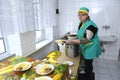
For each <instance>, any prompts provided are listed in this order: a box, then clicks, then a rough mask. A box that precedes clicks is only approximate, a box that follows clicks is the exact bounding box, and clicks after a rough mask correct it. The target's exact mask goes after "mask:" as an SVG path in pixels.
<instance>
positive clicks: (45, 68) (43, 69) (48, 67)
mask: <svg viewBox="0 0 120 80" xmlns="http://www.w3.org/2000/svg"><path fill="white" fill-rule="evenodd" d="M53 70H54V66H53V65H52V64H42V65H40V66H39V67H36V73H37V74H40V75H47V74H49V73H51V72H52V71H53Z"/></svg>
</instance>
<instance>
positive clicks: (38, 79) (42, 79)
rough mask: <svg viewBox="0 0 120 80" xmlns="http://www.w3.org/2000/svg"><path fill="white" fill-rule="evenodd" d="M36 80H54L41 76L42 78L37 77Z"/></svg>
mask: <svg viewBox="0 0 120 80" xmlns="http://www.w3.org/2000/svg"><path fill="white" fill-rule="evenodd" d="M35 80H53V79H52V78H51V77H49V76H41V77H36V78H35Z"/></svg>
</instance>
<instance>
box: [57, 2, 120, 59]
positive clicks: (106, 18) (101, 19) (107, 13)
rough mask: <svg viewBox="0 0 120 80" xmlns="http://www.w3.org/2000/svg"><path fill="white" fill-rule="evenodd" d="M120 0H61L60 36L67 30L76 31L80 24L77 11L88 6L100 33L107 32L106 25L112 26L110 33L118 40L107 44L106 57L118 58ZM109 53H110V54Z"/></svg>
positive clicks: (119, 46) (119, 45)
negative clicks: (104, 27)
mask: <svg viewBox="0 0 120 80" xmlns="http://www.w3.org/2000/svg"><path fill="white" fill-rule="evenodd" d="M119 3H120V0H59V11H60V14H59V17H60V18H59V21H60V25H59V26H60V27H59V30H60V31H59V32H60V36H63V35H64V34H65V33H67V32H76V31H77V28H78V24H79V19H78V17H77V12H78V10H79V8H80V7H83V6H84V7H88V8H89V10H90V13H89V15H90V18H91V19H92V20H93V21H94V22H96V24H97V25H98V27H99V34H106V33H105V32H106V30H104V29H103V28H102V27H103V26H104V25H108V26H110V29H109V32H110V34H115V35H116V36H117V38H118V41H117V42H116V43H115V44H110V45H105V49H106V54H104V55H107V57H106V56H105V58H106V59H108V58H110V59H113V58H114V60H116V59H117V57H116V56H117V55H118V53H119V48H120V44H119V43H120V40H119V39H120V36H119V33H120V29H119V28H120V27H119V25H120V18H119V14H120V5H119ZM108 53H109V54H108ZM108 56H109V57H108Z"/></svg>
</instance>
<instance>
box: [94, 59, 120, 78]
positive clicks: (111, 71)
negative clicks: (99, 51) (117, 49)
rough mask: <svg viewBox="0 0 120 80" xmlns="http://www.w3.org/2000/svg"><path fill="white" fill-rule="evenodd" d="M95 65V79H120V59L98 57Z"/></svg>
mask: <svg viewBox="0 0 120 80" xmlns="http://www.w3.org/2000/svg"><path fill="white" fill-rule="evenodd" d="M93 67H94V72H95V80H120V61H114V60H105V59H96V60H94V62H93Z"/></svg>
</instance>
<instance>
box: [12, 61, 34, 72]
mask: <svg viewBox="0 0 120 80" xmlns="http://www.w3.org/2000/svg"><path fill="white" fill-rule="evenodd" d="M31 66H32V64H31V63H30V62H20V63H18V64H16V65H15V66H14V70H15V71H25V70H28V69H30V68H31ZM19 67H22V70H17V68H19Z"/></svg>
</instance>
